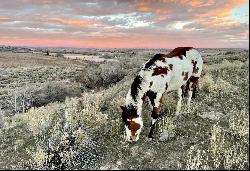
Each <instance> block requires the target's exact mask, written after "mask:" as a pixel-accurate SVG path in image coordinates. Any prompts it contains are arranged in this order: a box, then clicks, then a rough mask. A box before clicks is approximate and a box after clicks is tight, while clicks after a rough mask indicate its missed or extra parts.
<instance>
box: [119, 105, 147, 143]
mask: <svg viewBox="0 0 250 171" xmlns="http://www.w3.org/2000/svg"><path fill="white" fill-rule="evenodd" d="M121 109H122V120H123V122H124V125H125V130H126V140H127V141H129V142H132V141H134V142H135V141H137V140H138V139H139V135H140V133H141V129H142V127H143V122H142V118H141V116H139V115H138V114H137V111H136V109H135V108H133V107H129V108H128V107H124V106H121Z"/></svg>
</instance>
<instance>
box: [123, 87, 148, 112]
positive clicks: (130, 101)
mask: <svg viewBox="0 0 250 171" xmlns="http://www.w3.org/2000/svg"><path fill="white" fill-rule="evenodd" d="M146 91H147V90H146V89H142V90H141V89H138V95H137V96H136V98H135V99H134V98H133V97H132V95H131V90H129V91H128V94H127V96H126V106H127V107H128V106H133V107H134V108H135V109H136V110H137V114H138V115H139V116H141V111H142V104H143V100H142V99H143V96H144V94H145V93H146Z"/></svg>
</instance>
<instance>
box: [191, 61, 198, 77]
mask: <svg viewBox="0 0 250 171" xmlns="http://www.w3.org/2000/svg"><path fill="white" fill-rule="evenodd" d="M192 64H193V73H195V74H197V73H198V71H199V67H196V65H197V61H194V60H192Z"/></svg>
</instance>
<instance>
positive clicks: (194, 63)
mask: <svg viewBox="0 0 250 171" xmlns="http://www.w3.org/2000/svg"><path fill="white" fill-rule="evenodd" d="M202 65H203V60H202V57H201V54H200V53H199V52H198V51H197V50H196V49H194V48H193V47H177V48H175V49H174V50H172V51H171V52H170V53H168V54H162V53H160V54H156V55H154V56H153V58H151V59H149V60H148V61H147V62H146V63H145V64H144V65H143V67H142V68H141V70H140V71H139V74H137V76H136V77H135V78H134V80H133V83H132V84H131V87H130V89H129V90H128V93H127V95H126V102H125V106H120V107H121V109H122V121H123V123H124V125H125V133H126V140H127V141H128V142H136V141H137V140H138V139H139V135H140V133H141V130H142V127H143V121H142V116H141V111H142V104H143V102H144V101H145V98H147V99H148V101H149V104H150V108H151V111H152V114H151V129H150V132H149V134H148V137H149V138H153V130H154V128H155V124H156V121H157V119H158V118H159V115H160V112H161V105H162V101H163V98H162V97H163V93H165V92H171V91H177V94H178V102H177V105H176V111H175V115H176V116H178V115H179V113H180V110H181V102H182V98H183V95H184V94H186V95H187V98H188V100H187V106H188V111H189V110H190V103H191V99H192V98H193V97H194V92H195V91H196V87H197V83H198V80H199V78H200V76H201V71H202Z"/></svg>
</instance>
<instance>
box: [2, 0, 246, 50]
mask: <svg viewBox="0 0 250 171" xmlns="http://www.w3.org/2000/svg"><path fill="white" fill-rule="evenodd" d="M0 44H2V45H4V46H19V47H21V46H27V47H37V48H38V47H40V48H53V47H55V48H59V47H62V48H64V47H65V48H85V49H88V48H92V49H93V48H96V49H173V48H175V47H180V46H191V47H194V48H240V49H249V0H239V1H234V0H228V1H218V0H217V1H216V0H211V1H203V0H195V1H191V2H190V1H186V0H178V1H165V0H158V1H157V0H148V1H146V0H142V1H137V0H131V1H129V0H126V1H125V0H110V1H105V2H104V1H100V0H92V1H90V0H85V1H81V2H79V1H75V0H71V1H66V0H58V1H55V0H41V1H32V0H13V1H4V2H1V4H0Z"/></svg>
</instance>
